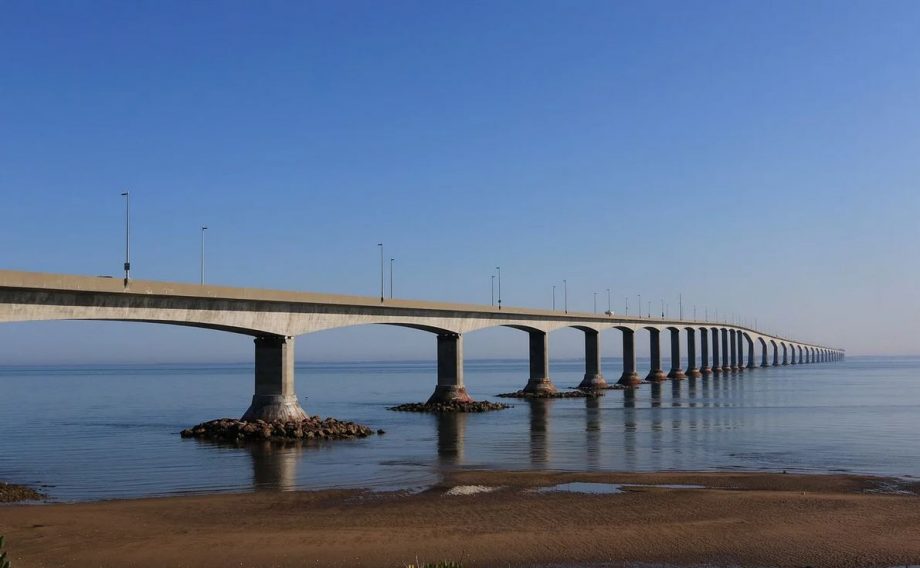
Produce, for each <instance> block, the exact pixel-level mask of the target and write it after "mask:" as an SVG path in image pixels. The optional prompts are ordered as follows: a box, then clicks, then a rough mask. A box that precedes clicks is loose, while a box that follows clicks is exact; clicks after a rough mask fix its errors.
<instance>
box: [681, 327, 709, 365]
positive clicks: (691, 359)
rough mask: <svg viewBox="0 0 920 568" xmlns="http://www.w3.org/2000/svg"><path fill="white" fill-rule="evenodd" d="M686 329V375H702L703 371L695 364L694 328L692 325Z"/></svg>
mask: <svg viewBox="0 0 920 568" xmlns="http://www.w3.org/2000/svg"><path fill="white" fill-rule="evenodd" d="M686 331H687V376H688V377H702V376H703V373H702V372H701V371H700V370H699V368H698V367H697V366H696V329H694V328H692V327H688V328H687V330H686ZM704 351H705V350H704Z"/></svg>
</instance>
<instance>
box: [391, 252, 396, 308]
mask: <svg viewBox="0 0 920 568" xmlns="http://www.w3.org/2000/svg"><path fill="white" fill-rule="evenodd" d="M394 262H396V259H395V258H391V259H390V299H391V300H392V299H393V263H394Z"/></svg>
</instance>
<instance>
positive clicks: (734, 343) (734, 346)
mask: <svg viewBox="0 0 920 568" xmlns="http://www.w3.org/2000/svg"><path fill="white" fill-rule="evenodd" d="M736 335H737V334H736V333H735V330H733V329H732V330H729V332H728V340H729V343H730V344H731V351H730V355H731V367H729V368H728V369H729V370H730V371H737V370H738V339H737V338H736V337H735V336H736Z"/></svg>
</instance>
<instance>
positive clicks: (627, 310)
mask: <svg viewBox="0 0 920 568" xmlns="http://www.w3.org/2000/svg"><path fill="white" fill-rule="evenodd" d="M639 311H640V312H641V311H642V310H641V308H640V310H639ZM623 315H625V316H626V317H629V296H626V311H625V312H623Z"/></svg>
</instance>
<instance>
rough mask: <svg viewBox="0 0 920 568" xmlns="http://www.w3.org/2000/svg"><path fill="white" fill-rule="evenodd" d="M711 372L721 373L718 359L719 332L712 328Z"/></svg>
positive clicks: (720, 364)
mask: <svg viewBox="0 0 920 568" xmlns="http://www.w3.org/2000/svg"><path fill="white" fill-rule="evenodd" d="M710 331H711V332H712V372H713V373H715V374H717V375H718V374H719V373H721V372H722V363H721V359H720V357H719V330H718V329H716V328H712V329H711V330H710Z"/></svg>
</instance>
